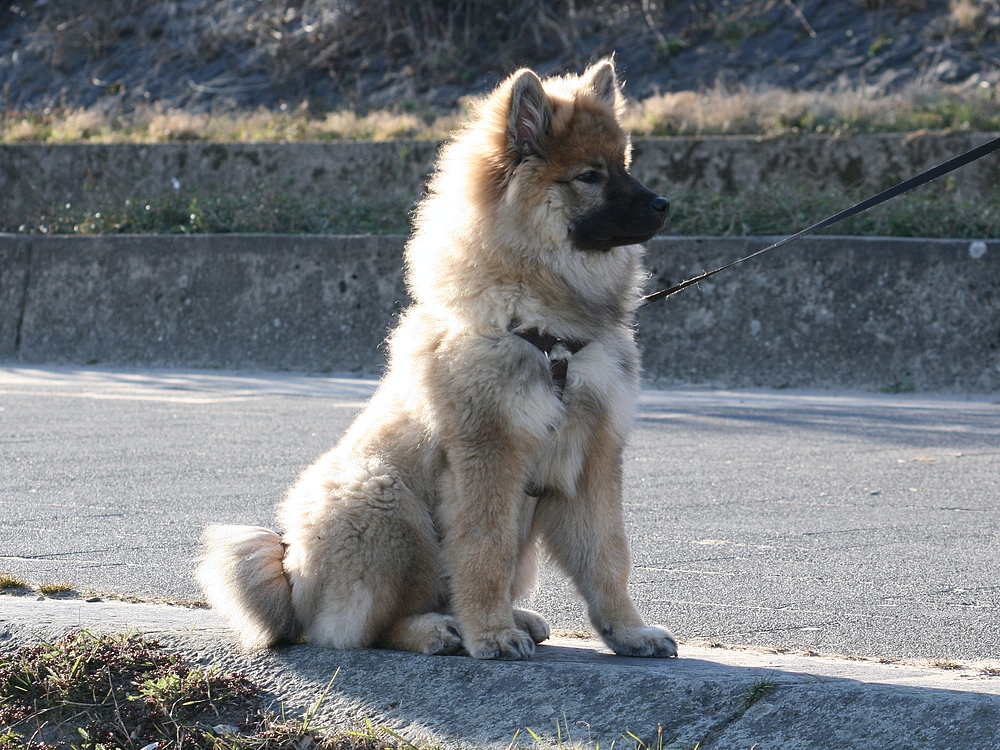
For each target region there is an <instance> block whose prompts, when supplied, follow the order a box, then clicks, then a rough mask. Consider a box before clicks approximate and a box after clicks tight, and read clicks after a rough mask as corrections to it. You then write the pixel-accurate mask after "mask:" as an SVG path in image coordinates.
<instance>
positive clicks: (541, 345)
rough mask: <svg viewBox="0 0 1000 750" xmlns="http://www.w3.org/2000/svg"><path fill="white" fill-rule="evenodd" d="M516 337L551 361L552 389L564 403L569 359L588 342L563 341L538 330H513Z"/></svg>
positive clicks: (577, 340) (576, 340)
mask: <svg viewBox="0 0 1000 750" xmlns="http://www.w3.org/2000/svg"><path fill="white" fill-rule="evenodd" d="M511 333H513V334H514V335H515V336H518V337H519V338H522V339H524V340H525V341H527V342H528V343H529V344H531V345H532V346H533V347H535V348H536V349H538V350H539V351H540V352H541V353H542V354H544V355H545V358H546V359H547V360H548V361H549V372H550V374H551V375H552V388H553V390H554V391H555V393H556V398H558V399H559V400H560V401H562V397H563V391H565V390H566V375H567V373H568V372H569V358H570V357H571V356H572V355H574V354H576V353H577V352H578V351H580V350H581V349H583V347H585V346H586V345H587V343H588V342H586V341H580V340H579V339H563V338H559V337H558V336H553V335H552V334H551V333H544V332H542V331H539V330H538V329H537V328H523V329H519V330H511Z"/></svg>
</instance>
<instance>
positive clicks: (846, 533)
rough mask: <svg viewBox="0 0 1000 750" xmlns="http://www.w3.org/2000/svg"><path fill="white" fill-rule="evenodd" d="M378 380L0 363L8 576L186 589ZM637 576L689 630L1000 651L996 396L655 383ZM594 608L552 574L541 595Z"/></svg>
mask: <svg viewBox="0 0 1000 750" xmlns="http://www.w3.org/2000/svg"><path fill="white" fill-rule="evenodd" d="M373 387H374V383H371V382H367V381H357V380H344V379H335V378H326V377H305V376H296V375H287V374H277V375H274V374H261V373H247V374H229V373H218V372H207V371H197V372H172V371H171V372H167V371H108V370H103V369H95V368H88V369H85V370H69V369H58V368H45V369H26V368H13V367H4V368H0V570H4V571H7V572H11V573H14V574H17V575H20V576H22V577H25V578H27V579H28V580H30V581H32V582H35V583H41V582H60V581H70V582H72V583H73V584H74V585H75V586H76V587H77V589H79V590H91V589H92V590H95V591H100V592H117V593H122V594H132V595H138V596H141V597H153V598H185V597H197V596H198V592H197V589H196V587H195V585H194V582H193V580H192V577H191V571H192V568H193V564H192V558H193V557H194V555H195V553H196V540H197V537H198V534H199V533H200V530H201V528H202V527H203V526H204V525H205V524H207V523H209V522H234V523H253V524H265V525H270V524H271V519H272V511H273V507H274V504H275V503H276V501H277V500H278V499H279V498H280V497H281V495H282V493H283V492H284V490H285V488H286V487H287V486H288V485H289V484H290V483H291V482H292V481H293V479H294V478H295V476H296V474H297V473H298V472H299V471H300V470H301V469H303V468H304V467H305V466H306V465H307V464H308V463H309V462H310V461H311V460H312V459H313V458H315V456H317V455H318V454H319V453H320V452H321V451H323V450H325V449H326V448H327V447H329V445H331V444H332V443H333V442H334V441H335V440H336V439H337V436H338V435H339V434H340V432H341V431H342V430H343V429H344V427H345V426H346V425H347V424H348V423H349V421H350V420H351V418H352V417H353V415H354V414H355V413H356V411H357V409H358V408H359V407H360V406H361V404H362V403H363V401H364V400H365V398H366V397H367V396H368V395H369V394H370V393H371V390H372V389H373ZM626 474H627V483H628V487H627V497H628V499H627V514H628V523H629V528H630V531H631V535H632V552H633V558H634V564H635V572H634V575H633V581H632V586H633V591H634V594H635V596H636V598H637V600H638V601H639V605H640V608H641V609H642V610H643V611H644V613H645V614H646V616H647V619H649V620H650V621H651V622H658V623H660V624H663V625H666V626H669V627H671V628H673V629H674V631H675V632H676V633H677V634H678V635H679V637H680V639H681V641H682V643H683V642H685V641H686V642H688V643H691V642H701V643H705V642H720V643H725V644H731V645H747V646H763V647H768V648H778V649H784V648H788V649H791V650H795V651H803V650H804V651H810V650H813V651H818V652H823V653H831V654H840V655H858V656H869V657H875V658H885V659H897V658H904V659H932V660H942V661H949V660H956V661H996V660H998V659H1000V481H998V478H1000V397H998V396H993V397H990V396H976V397H969V398H964V397H960V396H942V395H926V394H897V395H882V394H861V393H832V392H809V393H807V392H798V391H795V392H793V391H752V392H751V391H738V392H722V391H715V390H708V389H673V390H665V391H646V392H645V393H644V394H643V398H642V402H641V406H640V414H639V419H638V422H637V428H636V432H635V436H634V440H633V444H632V447H631V448H630V450H629V452H628V454H627V466H626ZM529 606H532V607H534V608H536V609H538V610H540V611H541V612H542V613H543V614H545V615H546V616H547V617H548V618H549V620H550V623H551V624H552V625H553V627H555V628H561V629H576V628H585V627H586V626H587V624H586V621H585V618H584V616H583V611H582V608H581V605H580V603H579V602H578V601H577V600H576V599H575V597H574V596H573V595H572V593H571V591H570V587H569V586H568V584H567V583H566V582H565V581H564V580H563V579H561V578H560V577H559V576H558V575H557V574H555V573H553V572H552V571H549V570H546V571H545V572H544V574H543V576H542V581H541V585H540V588H539V591H538V593H537V594H536V596H535V597H534V600H533V601H532V602H530V603H529Z"/></svg>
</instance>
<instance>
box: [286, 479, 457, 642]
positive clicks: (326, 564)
mask: <svg viewBox="0 0 1000 750" xmlns="http://www.w3.org/2000/svg"><path fill="white" fill-rule="evenodd" d="M319 493H322V496H321V497H317V495H319ZM289 500H290V501H292V502H294V503H295V504H294V505H292V506H291V507H289V508H285V509H284V511H285V512H284V516H285V519H286V522H287V523H288V526H289V530H288V531H287V532H286V534H285V539H286V541H287V543H288V553H287V555H286V559H285V565H286V569H287V570H288V572H289V577H290V578H291V582H292V598H293V601H294V603H295V611H296V613H297V614H298V616H299V619H300V621H301V623H302V627H303V635H304V637H305V640H306V641H308V642H310V643H314V644H316V645H319V646H326V647H330V648H338V649H351V648H367V647H370V646H374V645H377V644H378V643H379V642H380V640H381V639H382V637H383V635H384V634H386V633H388V632H390V631H391V630H392V629H393V628H394V626H396V625H397V624H398V623H399V622H400V621H401V620H404V619H405V618H408V617H409V616H411V615H413V614H415V613H422V612H428V611H430V610H433V609H434V608H435V607H436V606H437V605H438V603H439V602H441V601H443V599H444V593H443V590H444V583H443V582H442V580H441V576H440V572H439V570H438V564H437V554H438V553H437V544H438V541H437V534H436V532H435V529H434V523H433V521H432V519H431V517H430V514H429V513H428V511H427V509H426V506H424V505H423V504H422V503H421V502H420V501H419V500H417V499H416V498H415V497H414V495H413V493H412V492H411V491H410V490H409V489H408V488H407V487H406V486H405V485H404V484H403V483H402V482H401V481H399V479H398V478H396V477H395V476H393V474H392V473H391V472H390V471H388V470H386V469H384V468H381V467H379V466H370V467H368V468H367V470H366V471H363V472H361V473H360V474H357V475H354V476H351V477H350V478H348V479H347V480H345V481H340V482H335V481H326V482H311V481H310V482H307V483H306V484H305V485H304V486H301V487H297V488H295V489H294V490H293V492H291V493H290V494H289ZM292 508H299V509H308V510H309V511H311V512H302V511H301V510H300V512H298V513H293V512H291V511H292ZM402 632H405V628H404V629H403V630H402V631H401V633H402ZM399 642H400V643H410V644H413V643H415V642H416V641H415V636H413V634H412V633H411V638H410V639H409V640H407V639H406V638H403V637H402V636H400V641H399ZM427 648H430V646H429V645H427V644H425V646H424V647H421V648H417V649H415V650H420V651H425V650H426V649H427Z"/></svg>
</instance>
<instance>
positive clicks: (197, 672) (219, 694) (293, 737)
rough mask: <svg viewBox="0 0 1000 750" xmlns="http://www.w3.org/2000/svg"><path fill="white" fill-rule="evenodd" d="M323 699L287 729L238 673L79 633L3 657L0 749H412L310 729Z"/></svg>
mask: <svg viewBox="0 0 1000 750" xmlns="http://www.w3.org/2000/svg"><path fill="white" fill-rule="evenodd" d="M331 682H332V681H331ZM328 689H329V688H328ZM325 695H326V693H325V692H324V694H323V695H321V696H320V698H319V699H318V700H317V702H316V704H315V705H314V706H313V707H312V708H310V710H309V711H307V712H306V714H305V716H304V717H303V718H302V719H290V718H288V717H285V716H281V715H278V714H275V713H273V712H271V711H269V710H266V709H265V708H264V707H263V703H264V696H263V694H262V692H261V690H260V688H258V686H256V685H255V684H253V683H252V682H250V681H249V680H247V679H246V678H245V677H243V676H242V675H240V674H239V673H236V672H227V671H224V670H222V669H220V668H218V667H215V666H201V665H194V664H189V663H187V662H185V661H184V660H183V659H182V658H181V657H179V656H178V655H176V654H173V653H170V652H168V651H167V650H165V649H164V648H162V646H161V645H160V644H158V643H157V642H156V641H149V640H145V639H143V638H141V637H140V636H138V635H136V634H134V633H130V634H114V635H103V634H101V635H99V634H95V633H91V632H89V631H78V632H75V633H71V634H69V635H67V636H65V637H63V638H60V639H58V640H55V641H53V642H51V643H37V644H31V645H27V646H22V647H20V648H18V649H17V650H16V651H12V652H8V653H6V654H3V655H0V748H2V749H3V750H54V749H55V748H73V749H75V748H79V749H80V750H84V749H87V750H98V748H136V749H138V748H151V747H155V748H157V749H158V750H173V749H175V748H176V749H177V750H179V749H180V748H213V749H214V750H229V749H231V748H232V749H234V750H235V748H244V749H246V750H271V749H277V748H300V747H310V748H317V749H318V750H323V749H324V748H337V750H395V749H396V748H403V747H413V746H412V745H410V744H409V743H407V742H406V741H405V740H399V739H397V738H396V737H395V736H394V735H393V734H392V733H391V732H389V731H388V730H386V731H383V730H381V729H379V728H376V727H373V726H372V725H371V723H370V722H369V723H366V725H365V726H364V727H362V728H361V730H360V731H349V732H348V731H340V732H333V731H328V730H324V729H322V728H319V727H316V726H314V722H315V718H316V714H317V712H318V710H319V706H320V704H321V702H322V700H323V698H324V697H325ZM427 750H433V749H432V748H427Z"/></svg>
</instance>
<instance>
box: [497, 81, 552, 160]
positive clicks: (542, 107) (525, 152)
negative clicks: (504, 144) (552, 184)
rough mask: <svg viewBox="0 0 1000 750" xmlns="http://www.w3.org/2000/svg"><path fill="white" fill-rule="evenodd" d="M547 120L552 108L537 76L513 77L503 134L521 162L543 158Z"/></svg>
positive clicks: (550, 117) (549, 117) (550, 115)
mask: <svg viewBox="0 0 1000 750" xmlns="http://www.w3.org/2000/svg"><path fill="white" fill-rule="evenodd" d="M551 119H552V107H551V105H550V104H549V98H548V96H546V94H545V90H544V89H543V88H542V82H541V81H540V80H539V78H538V76H537V75H535V74H534V73H533V72H532V71H530V70H520V71H518V72H517V73H515V74H514V81H513V84H512V85H511V90H510V109H509V110H508V114H507V134H508V138H509V139H510V142H511V144H512V145H513V146H514V149H515V150H516V151H517V152H518V153H519V154H520V155H521V157H522V158H524V157H526V156H541V155H542V154H543V152H544V145H545V134H546V133H547V132H548V129H549V122H550V121H551Z"/></svg>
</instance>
